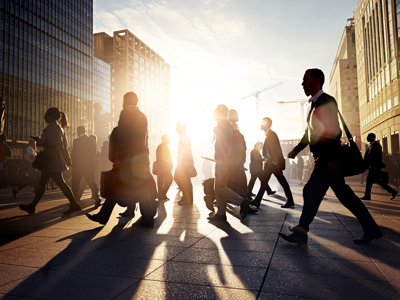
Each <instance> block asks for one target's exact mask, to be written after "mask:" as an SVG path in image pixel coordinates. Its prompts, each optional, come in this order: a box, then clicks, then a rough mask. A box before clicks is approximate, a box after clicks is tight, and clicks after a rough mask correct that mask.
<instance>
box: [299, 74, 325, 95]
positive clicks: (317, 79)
mask: <svg viewBox="0 0 400 300" xmlns="http://www.w3.org/2000/svg"><path fill="white" fill-rule="evenodd" d="M324 83H325V75H324V72H322V71H321V70H320V69H308V70H307V71H306V72H305V73H304V77H303V82H302V84H301V85H302V86H303V89H304V93H305V94H306V95H307V96H314V95H315V94H316V93H318V92H319V91H320V90H321V89H322V87H323V86H324Z"/></svg>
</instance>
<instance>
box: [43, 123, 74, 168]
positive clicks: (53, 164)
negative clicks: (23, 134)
mask: <svg viewBox="0 0 400 300" xmlns="http://www.w3.org/2000/svg"><path fill="white" fill-rule="evenodd" d="M67 144H68V142H67V141H66V139H65V135H64V132H63V130H62V129H61V127H60V125H58V123H57V121H53V122H51V123H50V124H49V125H47V127H46V128H45V129H44V130H43V138H40V139H38V140H37V145H38V146H43V147H44V151H45V153H46V155H45V159H46V170H44V172H46V174H49V173H54V172H62V171H65V170H66V169H67V162H66V160H67V158H66V157H67V153H66V149H65V145H67ZM42 172H43V171H42Z"/></svg>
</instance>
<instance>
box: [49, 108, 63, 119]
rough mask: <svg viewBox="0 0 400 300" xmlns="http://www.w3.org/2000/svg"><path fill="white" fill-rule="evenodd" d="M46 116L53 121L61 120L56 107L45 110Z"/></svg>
mask: <svg viewBox="0 0 400 300" xmlns="http://www.w3.org/2000/svg"><path fill="white" fill-rule="evenodd" d="M46 114H47V115H48V116H50V117H52V118H53V120H55V121H57V120H60V118H61V112H60V110H59V109H58V107H50V108H48V109H47V110H46Z"/></svg>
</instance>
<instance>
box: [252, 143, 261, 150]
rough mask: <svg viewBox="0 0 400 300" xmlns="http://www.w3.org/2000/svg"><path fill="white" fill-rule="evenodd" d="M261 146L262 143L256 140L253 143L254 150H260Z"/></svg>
mask: <svg viewBox="0 0 400 300" xmlns="http://www.w3.org/2000/svg"><path fill="white" fill-rule="evenodd" d="M262 146H263V143H261V142H257V143H255V144H254V150H257V151H260V150H261V148H262Z"/></svg>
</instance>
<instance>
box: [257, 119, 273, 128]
mask: <svg viewBox="0 0 400 300" xmlns="http://www.w3.org/2000/svg"><path fill="white" fill-rule="evenodd" d="M260 126H261V129H262V130H264V131H267V130H268V129H270V128H271V126H272V120H271V119H270V118H268V117H265V118H263V119H262V120H261V125H260Z"/></svg>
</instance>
